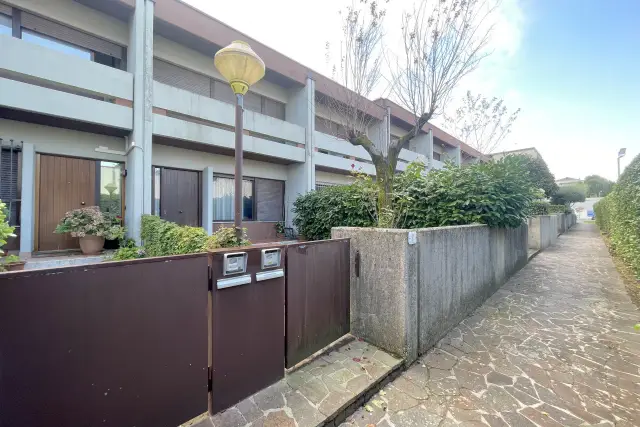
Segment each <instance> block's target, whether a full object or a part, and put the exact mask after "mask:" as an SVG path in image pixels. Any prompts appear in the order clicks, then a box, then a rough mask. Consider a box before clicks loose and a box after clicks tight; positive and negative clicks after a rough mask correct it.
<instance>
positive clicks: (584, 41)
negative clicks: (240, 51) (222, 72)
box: [186, 0, 640, 180]
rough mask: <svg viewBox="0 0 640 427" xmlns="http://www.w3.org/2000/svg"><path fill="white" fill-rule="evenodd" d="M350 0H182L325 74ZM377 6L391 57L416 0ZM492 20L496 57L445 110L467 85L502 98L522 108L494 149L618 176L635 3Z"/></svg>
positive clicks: (536, 1)
mask: <svg viewBox="0 0 640 427" xmlns="http://www.w3.org/2000/svg"><path fill="white" fill-rule="evenodd" d="M351 1H352V0H322V1H313V2H311V1H309V0H270V1H264V0H243V1H242V2H241V3H242V7H243V9H244V10H245V11H246V13H237V9H234V8H230V7H219V5H220V3H218V2H212V1H210V0H186V2H187V3H189V4H191V5H192V6H194V7H196V8H198V9H201V10H203V11H205V12H206V13H208V14H210V15H211V16H213V17H215V18H217V19H219V20H221V21H222V22H225V23H226V24H228V25H230V26H232V27H234V28H236V29H237V30H239V31H241V32H243V33H245V34H247V35H248V36H250V37H252V38H254V39H256V40H258V41H260V42H261V43H263V44H266V45H267V46H269V47H271V48H273V49H276V50H278V51H279V52H281V53H283V54H285V55H287V56H289V57H290V58H292V59H294V60H296V61H298V62H300V63H302V64H304V65H306V66H308V67H310V68H312V69H313V70H315V71H317V72H320V73H323V74H325V75H327V76H331V66H332V62H331V57H332V55H333V54H335V52H338V51H339V45H340V34H341V30H340V25H341V23H340V21H341V16H340V14H339V12H340V11H342V10H344V9H345V8H346V7H347V6H349V5H350V4H351ZM415 1H420V0H415ZM432 1H433V0H432ZM378 2H379V3H380V4H381V5H382V7H384V8H385V9H386V10H387V15H386V17H385V21H384V29H385V37H384V43H385V50H386V51H387V52H389V54H388V55H387V57H392V56H393V52H394V51H396V47H397V46H398V43H399V37H400V28H401V23H400V22H401V17H402V14H403V12H405V11H408V10H410V9H411V8H412V7H413V4H414V0H388V1H386V2H385V0H378ZM494 20H495V24H496V25H495V27H494V31H493V36H492V39H491V42H490V50H491V52H492V54H491V55H490V56H489V57H488V58H486V59H485V60H483V62H482V63H481V65H480V67H479V68H478V70H476V71H474V72H473V73H472V74H471V75H469V76H468V77H467V78H465V79H464V80H463V81H461V82H460V84H459V86H458V88H457V89H456V93H455V94H454V96H453V101H452V102H450V103H449V104H448V105H447V111H451V110H452V109H454V108H455V107H456V105H457V100H458V99H460V98H461V96H462V94H464V92H466V91H467V90H471V91H472V92H474V93H481V94H483V95H485V96H487V97H494V96H496V97H499V98H503V99H504V100H505V103H506V105H507V106H508V107H509V108H510V109H513V110H515V109H517V108H520V109H521V112H520V115H519V117H518V120H517V121H516V122H515V123H514V125H513V128H512V132H511V134H510V135H509V136H508V137H507V139H506V140H505V141H504V143H503V144H502V145H501V146H500V148H499V149H498V151H502V150H511V149H519V148H527V147H535V148H537V149H538V151H539V152H540V153H541V154H542V157H543V158H544V159H545V161H546V162H547V164H548V165H549V168H550V169H551V172H552V173H554V174H555V176H556V179H560V178H564V177H573V178H584V177H585V176H587V175H591V174H598V175H602V176H604V177H606V178H608V179H611V180H615V179H616V175H617V163H616V159H617V153H618V150H619V149H620V148H623V147H624V148H626V149H627V155H626V157H624V158H623V159H622V161H621V165H622V167H623V169H624V166H626V165H627V164H628V163H629V162H630V161H631V160H632V159H633V158H634V157H635V156H636V155H638V154H640V136H639V135H640V132H638V131H636V129H635V128H634V126H633V125H634V124H637V125H640V0H610V1H603V0H502V3H501V5H500V7H499V9H498V10H497V12H496V13H495V15H494ZM327 44H329V52H330V55H329V58H330V59H329V61H328V60H327V49H326V46H327ZM267 65H268V64H267ZM381 91H382V89H381ZM434 123H435V124H436V125H437V124H438V120H437V119H436V120H435V121H434ZM634 131H635V132H634Z"/></svg>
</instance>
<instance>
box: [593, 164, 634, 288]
mask: <svg viewBox="0 0 640 427" xmlns="http://www.w3.org/2000/svg"><path fill="white" fill-rule="evenodd" d="M594 210H595V214H596V224H597V225H598V226H599V227H600V230H602V231H603V232H605V233H608V234H609V238H610V243H611V250H612V251H613V252H614V253H615V254H616V255H617V256H619V257H620V258H621V259H622V260H623V261H624V262H625V263H626V264H628V265H629V266H630V267H631V268H632V270H633V271H634V273H635V275H636V277H640V156H636V158H634V159H633V161H632V162H631V163H630V164H629V166H627V168H626V169H625V171H624V173H623V174H622V175H621V176H620V179H619V180H618V183H617V184H616V185H615V186H614V187H613V190H612V191H611V192H610V193H609V194H608V195H607V196H606V197H605V198H604V199H602V200H600V201H599V202H598V203H596V205H595V206H594Z"/></svg>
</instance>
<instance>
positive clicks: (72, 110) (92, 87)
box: [0, 35, 133, 130]
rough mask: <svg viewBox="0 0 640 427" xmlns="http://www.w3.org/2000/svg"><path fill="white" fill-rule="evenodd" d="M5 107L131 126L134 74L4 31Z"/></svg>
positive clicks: (0, 39) (0, 48)
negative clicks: (61, 51)
mask: <svg viewBox="0 0 640 427" xmlns="http://www.w3.org/2000/svg"><path fill="white" fill-rule="evenodd" d="M0 52H1V54H0V107H4V108H10V109H14V110H21V111H25V112H30V113H36V114H41V115H46V116H51V117H59V118H65V119H72V120H76V121H80V122H84V123H90V124H96V125H102V126H108V127H113V128H117V129H124V130H131V129H132V127H133V114H132V109H131V105H132V100H133V75H132V74H131V73H127V72H125V71H121V70H117V69H115V68H110V67H107V66H105V65H101V64H97V63H94V62H91V61H88V60H86V59H82V58H76V57H74V56H71V55H66V54H63V53H59V52H56V51H53V50H51V49H47V48H45V47H42V46H38V45H35V44H32V43H29V42H26V41H23V40H20V39H16V38H13V37H9V36H5V35H0Z"/></svg>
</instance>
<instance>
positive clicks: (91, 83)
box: [0, 0, 482, 255]
mask: <svg viewBox="0 0 640 427" xmlns="http://www.w3.org/2000/svg"><path fill="white" fill-rule="evenodd" d="M236 39H240V40H245V41H247V42H249V43H250V45H251V46H252V48H253V49H254V50H255V51H256V52H257V53H258V55H260V56H261V57H262V58H263V60H264V61H265V63H266V67H267V71H266V76H265V78H264V79H263V80H262V81H260V82H259V83H258V84H256V85H255V86H254V87H252V88H251V91H250V92H249V93H248V94H247V96H246V97H245V109H246V112H245V128H246V131H245V136H244V150H245V151H244V158H245V161H244V164H245V166H244V168H245V175H246V179H245V186H244V219H245V221H246V222H245V224H246V227H247V228H248V231H249V236H250V238H251V239H252V240H254V241H261V240H269V239H273V238H275V227H274V223H275V222H278V221H286V222H287V223H289V224H290V223H291V220H292V213H291V209H292V204H293V201H294V200H295V198H296V197H297V195H299V194H301V193H305V192H307V191H310V190H313V189H314V188H317V187H320V186H326V185H335V184H341V183H346V182H349V180H350V179H351V178H350V172H351V171H352V170H353V169H362V170H363V171H364V172H366V173H369V174H373V173H374V168H373V165H372V164H371V161H370V157H369V156H368V154H367V153H366V152H365V150H364V149H362V147H354V146H352V145H351V144H349V143H348V142H347V141H344V140H342V139H340V138H338V137H336V136H335V135H336V133H335V132H333V131H332V130H333V129H334V128H335V127H336V126H338V124H336V123H335V122H333V121H332V117H331V114H330V111H328V109H327V108H326V103H322V102H319V101H318V100H320V99H323V97H327V96H331V94H333V93H336V90H337V89H340V87H339V86H338V85H337V84H336V83H335V82H333V81H331V80H330V79H328V78H326V77H323V76H322V75H319V74H317V73H315V72H314V71H312V70H310V69H309V68H307V67H305V66H303V65H301V64H299V63H297V62H295V61H294V60H292V59H290V58H287V57H286V56H284V55H282V54H280V53H278V52H276V51H274V50H273V49H270V48H268V47H266V46H264V45H263V44H261V43H260V42H258V41H256V40H252V39H250V38H249V37H246V36H245V35H243V34H241V33H239V32H238V31H236V30H234V29H233V28H230V27H229V26H227V25H225V24H223V23H221V22H219V21H217V20H216V19H215V18H212V17H210V16H208V15H206V14H204V13H202V12H200V11H198V10H196V9H194V8H192V7H190V6H188V5H187V4H185V3H182V2H181V1H178V0H157V1H152V0H109V1H105V0H75V1H73V0H0V138H1V139H2V156H1V158H0V160H1V162H0V169H1V177H2V185H1V186H0V187H1V189H0V191H1V193H0V198H1V199H2V200H3V201H6V203H7V205H8V206H10V211H11V222H12V224H14V225H17V226H19V227H18V230H19V239H18V240H16V241H15V242H14V243H13V245H14V248H19V250H20V252H21V254H23V255H28V254H30V253H32V252H46V251H54V250H61V249H72V248H73V247H74V245H76V242H75V241H74V240H72V239H69V238H68V237H65V236H62V235H57V234H53V230H54V228H55V226H56V224H57V223H58V221H59V219H60V218H61V217H62V216H63V215H64V213H65V212H66V211H68V210H71V209H74V208H79V207H81V206H90V205H96V204H98V205H100V206H101V207H102V209H105V210H109V211H111V212H113V213H116V214H118V215H121V216H122V217H123V220H124V224H125V226H126V227H127V229H128V233H129V234H130V235H131V236H132V237H134V238H139V223H140V221H139V219H140V216H141V215H142V214H145V213H153V214H157V215H160V216H161V217H163V218H166V219H168V220H171V221H175V222H178V223H181V224H190V225H198V226H200V225H201V226H203V227H204V228H205V229H207V230H208V231H209V232H212V231H214V230H215V229H216V228H217V227H220V225H221V224H225V223H230V222H232V220H233V191H234V189H233V174H234V159H233V147H234V133H233V131H234V106H233V104H232V103H233V102H234V96H233V94H232V91H231V89H230V87H229V86H228V84H227V83H226V82H224V81H223V79H222V77H221V76H220V75H219V74H218V72H217V71H216V70H215V68H214V65H213V56H214V54H215V52H216V51H217V50H218V49H219V48H221V47H222V46H225V45H227V44H229V43H230V42H231V41H232V40H236ZM367 102H370V104H371V108H370V109H369V110H368V114H370V115H371V116H372V117H373V118H374V121H373V125H372V131H376V132H378V134H379V135H381V136H380V138H397V137H399V136H401V135H402V133H403V132H404V131H406V130H407V129H410V127H411V123H412V120H413V118H412V114H411V113H409V112H408V111H406V110H404V109H403V108H401V107H400V106H398V105H396V104H394V103H392V102H391V101H388V100H384V99H381V100H375V101H367ZM430 130H431V131H430ZM481 157H482V154H481V153H479V152H477V151H475V150H473V149H471V148H470V147H468V146H466V145H464V144H463V143H461V142H460V141H458V140H456V139H455V138H453V137H451V136H450V135H448V134H446V133H445V132H443V131H441V130H440V129H438V128H436V127H434V126H430V125H428V126H425V129H424V132H423V133H422V134H421V135H420V136H419V137H418V138H416V139H414V140H413V141H412V142H411V145H410V147H408V149H405V150H403V151H402V153H401V154H400V161H399V163H398V170H399V171H401V170H403V169H404V168H406V166H407V164H408V163H409V162H411V161H413V160H416V159H419V158H420V159H422V160H423V161H424V162H425V164H428V165H429V167H432V168H439V167H442V164H443V163H442V162H444V161H445V160H446V159H450V160H452V161H454V162H456V163H457V164H460V163H462V162H466V161H473V160H474V159H477V158H481Z"/></svg>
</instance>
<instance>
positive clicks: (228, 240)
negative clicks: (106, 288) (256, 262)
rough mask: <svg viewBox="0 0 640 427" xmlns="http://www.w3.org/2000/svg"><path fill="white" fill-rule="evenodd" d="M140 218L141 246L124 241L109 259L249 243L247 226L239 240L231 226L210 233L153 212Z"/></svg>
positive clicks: (167, 254)
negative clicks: (123, 244) (168, 219)
mask: <svg viewBox="0 0 640 427" xmlns="http://www.w3.org/2000/svg"><path fill="white" fill-rule="evenodd" d="M141 221H142V223H141V226H142V227H141V230H140V235H141V237H142V240H143V241H144V247H140V248H138V247H135V245H131V244H127V245H125V246H124V247H122V248H120V249H118V250H117V251H116V252H115V254H114V255H113V257H112V258H111V259H112V260H117V261H122V260H126V259H138V258H146V257H157V256H171V255H185V254H193V253H198V252H206V251H207V250H212V249H219V248H233V247H237V246H248V245H250V244H251V242H250V241H249V239H247V234H246V233H247V230H246V229H244V230H243V231H244V235H243V238H242V239H241V240H238V239H237V237H236V235H235V230H234V229H233V228H227V227H222V228H220V229H218V230H217V231H216V232H215V233H213V235H211V236H209V235H208V234H207V232H206V231H205V230H204V228H200V227H189V226H186V225H179V224H176V223H174V222H169V221H165V220H163V219H161V218H160V217H158V216H155V215H143V216H142V220H141Z"/></svg>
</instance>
